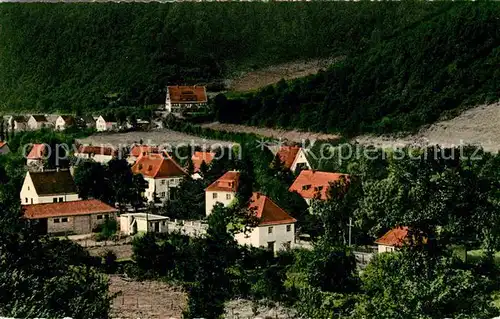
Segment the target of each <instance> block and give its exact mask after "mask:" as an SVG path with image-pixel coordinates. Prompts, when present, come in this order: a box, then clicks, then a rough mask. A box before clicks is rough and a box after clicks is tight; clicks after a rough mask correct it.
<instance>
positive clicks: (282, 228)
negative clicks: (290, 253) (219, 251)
mask: <svg viewBox="0 0 500 319" xmlns="http://www.w3.org/2000/svg"><path fill="white" fill-rule="evenodd" d="M249 208H250V210H251V212H252V213H253V214H254V215H255V217H256V218H257V220H258V225H257V226H256V227H254V228H252V229H251V230H250V231H249V232H247V233H243V232H242V233H238V234H236V236H235V239H236V241H237V242H238V244H240V245H250V246H253V247H262V248H267V249H269V250H270V251H272V252H276V251H278V250H283V249H290V248H291V246H292V244H293V243H295V223H296V222H297V220H296V219H295V218H293V217H291V216H290V215H289V214H288V213H287V212H285V211H284V210H283V209H282V208H281V207H279V206H278V205H276V203H274V202H273V201H272V200H271V199H270V198H269V197H267V196H265V195H262V194H260V193H253V194H252V198H251V200H250V206H249Z"/></svg>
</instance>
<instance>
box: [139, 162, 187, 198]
mask: <svg viewBox="0 0 500 319" xmlns="http://www.w3.org/2000/svg"><path fill="white" fill-rule="evenodd" d="M132 172H133V173H134V174H142V176H143V177H144V179H145V180H146V182H147V183H148V186H147V188H146V190H145V197H146V198H147V199H148V201H150V202H158V201H160V202H162V201H164V200H167V199H170V196H171V193H172V188H175V187H178V186H179V184H180V182H181V180H182V179H183V178H184V177H185V176H187V173H186V171H184V170H183V169H182V168H181V167H180V166H179V164H177V163H176V162H175V161H174V160H173V159H172V158H171V157H170V156H168V155H167V154H147V155H144V156H141V157H139V158H138V159H137V161H136V162H135V164H134V165H133V166H132Z"/></svg>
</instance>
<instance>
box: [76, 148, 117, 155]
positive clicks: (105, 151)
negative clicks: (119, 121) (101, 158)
mask: <svg viewBox="0 0 500 319" xmlns="http://www.w3.org/2000/svg"><path fill="white" fill-rule="evenodd" d="M78 153H83V154H99V155H111V156H116V155H117V154H118V151H117V150H115V149H114V148H112V147H102V146H90V145H88V146H80V147H79V148H78Z"/></svg>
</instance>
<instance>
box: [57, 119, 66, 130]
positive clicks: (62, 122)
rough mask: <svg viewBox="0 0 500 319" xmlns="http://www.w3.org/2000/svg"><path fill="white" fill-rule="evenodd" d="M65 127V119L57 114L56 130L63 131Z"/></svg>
mask: <svg viewBox="0 0 500 319" xmlns="http://www.w3.org/2000/svg"><path fill="white" fill-rule="evenodd" d="M65 129H66V121H65V120H64V119H63V118H62V116H59V117H58V118H57V120H56V130H59V131H64V130H65Z"/></svg>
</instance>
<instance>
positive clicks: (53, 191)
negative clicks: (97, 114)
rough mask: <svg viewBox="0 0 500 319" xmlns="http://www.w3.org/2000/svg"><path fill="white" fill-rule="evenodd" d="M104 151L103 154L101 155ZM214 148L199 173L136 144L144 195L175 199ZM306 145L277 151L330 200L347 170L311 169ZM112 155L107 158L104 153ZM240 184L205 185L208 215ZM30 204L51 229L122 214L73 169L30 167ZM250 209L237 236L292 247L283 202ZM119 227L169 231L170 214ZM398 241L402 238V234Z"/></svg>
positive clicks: (310, 195) (390, 245)
mask: <svg viewBox="0 0 500 319" xmlns="http://www.w3.org/2000/svg"><path fill="white" fill-rule="evenodd" d="M79 152H80V154H87V153H86V152H93V154H95V155H94V156H93V158H94V159H96V156H98V155H99V156H102V157H100V158H98V159H100V160H102V161H104V162H106V161H108V160H110V159H111V158H113V156H115V155H116V154H114V153H113V152H111V150H102V149H100V148H94V147H90V146H83V147H81V148H80V149H79ZM98 153H100V154H98ZM214 155H215V154H214V153H212V152H210V151H200V152H195V153H194V154H193V155H192V159H193V164H194V166H195V174H194V175H192V176H191V177H190V176H188V173H187V172H186V170H185V169H184V168H183V167H181V166H180V165H179V164H178V163H176V161H175V160H174V159H173V158H172V157H170V156H169V155H168V154H167V153H165V152H159V150H158V149H157V148H156V147H153V146H148V145H137V146H136V147H134V148H133V149H132V151H131V152H130V154H129V162H130V163H131V170H132V172H133V173H134V174H141V175H142V176H143V177H144V179H145V180H146V182H147V188H146V189H145V192H144V197H145V198H147V200H148V201H150V202H159V201H164V200H168V199H170V198H171V194H172V189H173V188H176V187H178V186H179V184H180V182H181V181H182V180H183V179H184V178H203V176H202V174H200V173H201V172H200V168H201V166H202V165H203V163H205V164H207V165H210V163H211V162H212V160H213V158H214ZM303 155H304V150H303V149H300V148H298V149H297V147H289V146H283V147H281V148H280V149H279V150H278V152H277V153H276V156H277V157H279V158H280V160H282V162H283V165H284V166H285V167H286V168H288V169H292V168H297V167H299V168H302V170H301V171H300V173H299V174H298V176H297V177H296V179H295V180H294V182H293V183H292V185H291V186H290V188H289V191H291V192H297V193H298V194H299V195H300V196H302V197H303V198H304V200H305V201H306V202H307V203H308V204H309V205H311V204H312V201H314V200H326V199H327V193H328V189H329V187H330V185H331V183H334V182H336V181H340V180H345V181H348V180H349V176H348V175H346V174H339V173H331V172H322V171H315V170H311V169H309V168H310V163H309V162H308V160H307V157H306V156H303ZM104 156H107V158H104ZM239 187H240V172H238V171H228V172H226V173H225V174H223V175H222V176H221V177H220V178H218V179H217V180H216V181H214V182H213V183H212V184H210V185H209V186H208V187H207V188H206V189H205V213H206V216H207V217H208V216H209V215H210V214H212V211H213V208H214V206H215V205H216V204H218V203H220V204H222V205H223V206H229V205H231V204H232V202H233V201H234V200H235V198H236V195H237V192H238V189H239ZM20 200H21V203H22V205H23V207H24V208H25V213H24V214H25V217H26V218H28V219H32V220H38V221H39V223H38V227H39V230H40V231H41V232H44V233H49V234H54V233H55V234H57V233H72V234H82V233H89V232H91V231H93V230H94V229H96V227H98V225H100V224H101V223H103V222H104V220H106V219H108V218H116V217H118V216H117V214H118V211H117V210H116V208H114V207H112V206H110V205H108V204H106V203H103V202H101V201H99V200H96V199H89V200H82V199H81V198H80V197H79V196H78V193H77V190H76V186H75V184H74V181H73V177H72V175H71V172H70V171H69V170H56V171H41V172H28V173H27V175H26V177H25V180H24V183H23V186H22V189H21V193H20ZM248 208H249V211H250V212H252V214H254V215H255V217H256V219H257V220H258V224H257V225H256V226H255V227H253V228H252V229H251V230H250V231H248V232H245V233H240V234H238V235H237V236H236V240H237V241H238V243H240V244H242V245H250V246H255V247H264V248H267V249H269V250H273V251H277V250H280V249H287V248H290V247H293V246H294V244H295V243H296V227H295V224H296V222H297V221H296V219H295V218H293V217H292V216H291V215H290V214H289V213H288V212H286V211H285V210H284V209H282V208H281V207H279V205H278V204H276V203H275V202H274V201H273V200H272V199H271V198H269V196H266V195H265V194H262V193H259V192H254V193H253V194H252V197H251V200H250V202H249V206H248ZM119 221H120V230H121V232H123V233H124V234H125V235H132V234H134V233H137V232H140V231H153V232H167V231H168V226H167V225H168V217H166V216H159V215H151V214H147V213H146V214H145V213H135V214H134V213H128V214H124V215H122V216H120V218H119ZM393 232H394V233H390V234H389V233H388V234H386V236H385V237H383V238H381V239H380V240H379V241H378V242H377V244H378V245H379V250H380V251H381V252H382V251H391V249H392V250H393V249H394V247H397V242H398V241H397V240H396V239H394V238H395V237H397V238H400V237H401V233H400V232H398V230H393ZM398 240H399V239H398Z"/></svg>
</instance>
